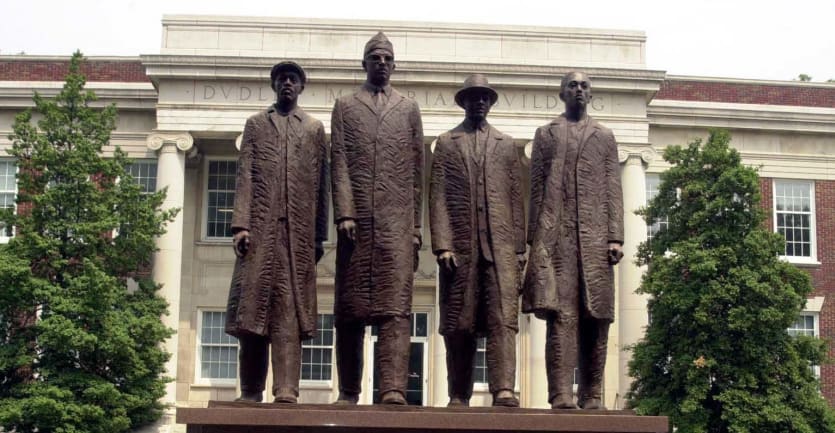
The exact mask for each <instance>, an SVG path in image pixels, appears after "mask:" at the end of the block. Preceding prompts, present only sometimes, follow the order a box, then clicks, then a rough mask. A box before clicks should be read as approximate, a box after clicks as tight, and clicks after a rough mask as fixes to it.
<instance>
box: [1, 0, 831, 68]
mask: <svg viewBox="0 0 835 433" xmlns="http://www.w3.org/2000/svg"><path fill="white" fill-rule="evenodd" d="M168 14H196V15H237V16H275V17H281V16H285V17H306V18H341V19H372V20H395V21H398V20H400V21H403V20H405V21H435V22H453V23H455V22H457V23H475V24H517V25H535V26H548V27H581V28H599V29H623V30H640V31H643V32H645V34H646V36H647V43H646V55H647V67H648V68H649V69H654V70H662V71H666V72H667V73H668V74H671V75H695V76H706V77H732V78H745V79H767V80H791V79H794V78H796V77H797V76H798V74H801V73H802V74H807V75H809V76H811V77H812V80H813V81H826V80H827V79H833V78H835V0H791V1H786V0H782V1H775V0H688V1H686V2H682V1H678V0H666V1H662V0H620V1H618V0H585V1H555V0H551V1H549V2H545V1H533V0H510V1H508V0H504V1H502V0H491V1H482V2H478V1H474V0H469V1H463V0H395V1H390V2H383V1H380V0H376V1H372V0H304V1H291V0H273V1H264V0H234V1H229V0H226V1H218V0H201V1H198V0H167V1H165V0H71V1H60V0H51V1H50V0H3V1H2V2H0V17H2V25H0V54H18V53H21V52H24V53H26V54H33V55H67V56H69V55H70V54H71V53H72V52H73V51H75V50H76V49H80V50H81V51H82V52H83V53H84V54H85V55H87V56H105V55H106V56H138V55H141V54H157V53H159V49H160V37H161V34H162V24H161V19H162V16H163V15H168Z"/></svg>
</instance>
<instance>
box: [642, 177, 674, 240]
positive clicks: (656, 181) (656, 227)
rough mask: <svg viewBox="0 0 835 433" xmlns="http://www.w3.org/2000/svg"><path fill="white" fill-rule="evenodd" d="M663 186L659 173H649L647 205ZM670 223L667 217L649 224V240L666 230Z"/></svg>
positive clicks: (647, 179) (647, 178)
mask: <svg viewBox="0 0 835 433" xmlns="http://www.w3.org/2000/svg"><path fill="white" fill-rule="evenodd" d="M659 186H661V177H660V176H659V175H657V174H647V176H646V195H647V203H646V204H647V205H649V201H650V200H652V199H653V198H655V196H656V195H658V187H659ZM668 225H669V220H668V219H667V217H663V218H658V219H656V220H655V222H653V223H652V225H649V226H647V242H652V238H653V236H655V234H656V233H658V232H659V231H661V230H666V228H667V226H668Z"/></svg>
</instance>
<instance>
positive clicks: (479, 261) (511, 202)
mask: <svg viewBox="0 0 835 433" xmlns="http://www.w3.org/2000/svg"><path fill="white" fill-rule="evenodd" d="M497 98H498V95H497V94H496V91H495V90H493V89H492V88H491V87H490V85H489V84H488V82H487V78H486V77H484V76H483V75H480V74H474V75H471V76H470V77H468V78H467V79H466V80H465V81H464V87H463V88H462V89H461V90H459V91H458V93H456V95H455V102H456V103H457V104H458V105H459V106H461V107H462V108H463V109H464V111H465V119H464V121H463V122H462V123H461V124H459V125H458V126H456V127H455V128H453V129H452V130H450V131H448V132H445V133H443V134H441V136H440V137H438V142H437V144H436V147H435V151H434V158H433V162H432V180H431V186H430V191H429V206H430V223H431V225H430V226H431V229H432V252H433V253H435V254H436V255H437V257H438V264H439V266H440V272H441V274H440V276H441V278H440V308H441V326H440V333H441V334H442V335H443V336H444V341H445V343H446V349H447V359H446V362H447V371H448V375H449V376H448V380H449V406H468V405H469V400H470V397H471V396H472V393H473V360H474V356H475V353H476V343H477V340H476V338H477V337H481V336H486V337H487V347H486V356H487V382H488V384H489V389H490V392H491V394H492V395H493V406H511V407H513V406H519V400H518V399H517V398H516V397H515V396H514V394H513V388H514V384H515V378H516V333H517V332H518V317H517V311H518V308H519V278H520V272H521V270H522V268H523V267H524V264H525V252H526V245H525V216H524V210H523V208H524V206H523V199H522V186H521V184H522V166H521V163H520V159H519V152H518V151H517V148H516V146H514V144H513V139H512V138H511V137H510V136H508V135H505V134H502V133H501V132H499V131H498V130H497V129H496V128H494V127H492V126H491V125H490V124H489V123H487V113H489V111H490V108H491V107H492V106H493V104H495V103H496V100H497Z"/></svg>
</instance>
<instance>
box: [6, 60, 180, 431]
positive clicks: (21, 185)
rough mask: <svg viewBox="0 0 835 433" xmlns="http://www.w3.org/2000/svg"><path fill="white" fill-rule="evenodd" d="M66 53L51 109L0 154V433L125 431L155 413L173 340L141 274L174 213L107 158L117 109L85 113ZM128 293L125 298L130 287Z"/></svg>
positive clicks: (84, 97)
mask: <svg viewBox="0 0 835 433" xmlns="http://www.w3.org/2000/svg"><path fill="white" fill-rule="evenodd" d="M82 61H83V57H82V55H81V53H78V52H77V53H75V54H74V55H73V57H72V60H71V62H70V69H69V74H68V75H67V77H66V82H65V83H64V86H63V89H62V90H61V91H60V93H59V94H58V96H57V97H56V98H55V99H54V100H50V99H47V98H44V97H42V96H40V95H38V94H35V96H34V103H35V107H34V109H29V110H26V111H24V112H22V113H20V114H19V115H18V116H17V117H16V119H15V122H14V126H13V133H12V134H11V135H10V139H11V140H12V143H13V145H12V148H11V150H10V151H9V153H10V154H11V155H12V156H14V157H15V159H16V162H17V165H18V176H17V180H18V189H19V194H18V198H17V203H18V212H17V214H16V215H15V214H13V213H11V212H5V214H4V215H2V218H0V220H2V221H5V222H6V223H8V224H12V225H13V226H14V227H15V237H14V238H12V239H11V240H10V242H9V243H8V244H7V245H3V246H0V430H3V431H14V432H19V433H24V432H39V433H49V432H61V433H72V432H101V433H112V432H122V431H127V430H129V429H131V428H135V427H137V426H140V425H143V424H147V423H149V422H152V421H154V420H156V419H158V418H159V416H160V415H161V411H162V409H163V407H162V405H161V403H160V402H159V399H160V397H162V396H163V395H164V393H165V389H164V387H165V381H166V379H165V378H163V377H162V374H163V373H164V369H165V366H164V364H165V362H166V360H167V359H168V354H167V353H166V352H165V351H164V350H162V349H161V347H160V343H161V342H162V341H164V340H165V339H166V338H167V337H168V336H170V335H171V331H170V330H169V329H168V328H166V327H165V326H164V325H163V324H162V322H161V320H160V317H161V315H162V314H165V312H166V308H167V305H166V303H165V301H164V300H163V299H162V298H160V297H159V296H158V295H157V289H158V286H157V285H156V284H154V282H153V281H151V280H150V279H149V278H147V277H143V276H142V274H143V273H142V272H139V273H137V270H143V269H148V268H149V265H150V260H151V255H152V253H153V252H154V249H155V244H154V238H155V237H156V236H159V235H161V234H162V233H163V232H164V229H163V227H164V225H165V223H166V222H167V221H170V220H171V219H172V218H173V216H174V215H175V212H172V211H161V210H160V209H161V205H162V201H163V198H164V192H160V193H152V194H143V193H142V192H141V191H140V187H139V186H138V185H137V184H136V182H134V181H132V179H131V178H130V176H129V174H128V173H127V172H126V166H127V165H128V164H129V163H130V161H129V160H128V158H127V157H126V155H125V154H124V153H123V152H122V151H121V150H119V149H118V148H117V149H115V151H114V152H113V154H112V156H108V157H106V158H105V157H104V156H103V153H102V151H103V150H105V145H107V144H108V142H109V141H110V135H111V132H112V131H113V130H114V129H115V126H116V107H115V106H113V105H110V106H106V107H104V108H93V107H91V103H93V101H95V99H96V98H95V95H94V94H93V93H92V92H90V91H85V89H84V85H85V78H84V76H83V75H82V74H81V73H80V64H81V62H82ZM131 279H133V280H134V281H136V282H137V283H138V288H131V289H128V284H129V280H131Z"/></svg>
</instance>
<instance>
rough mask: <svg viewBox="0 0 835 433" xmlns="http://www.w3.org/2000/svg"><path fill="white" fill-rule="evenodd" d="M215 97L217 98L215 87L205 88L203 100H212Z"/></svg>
mask: <svg viewBox="0 0 835 433" xmlns="http://www.w3.org/2000/svg"><path fill="white" fill-rule="evenodd" d="M214 97H215V88H214V86H209V85H208V84H207V85H205V86H203V99H212V98H214Z"/></svg>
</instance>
